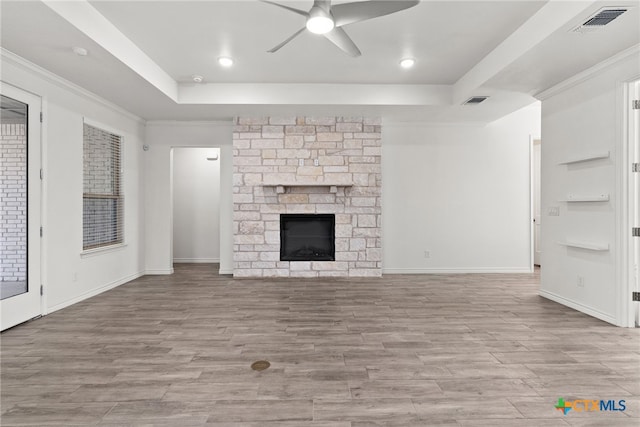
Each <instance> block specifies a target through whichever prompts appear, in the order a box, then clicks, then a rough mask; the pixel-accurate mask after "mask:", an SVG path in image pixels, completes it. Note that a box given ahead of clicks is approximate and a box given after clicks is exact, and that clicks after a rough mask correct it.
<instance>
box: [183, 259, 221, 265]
mask: <svg viewBox="0 0 640 427" xmlns="http://www.w3.org/2000/svg"><path fill="white" fill-rule="evenodd" d="M173 262H174V263H176V264H180V263H195V264H214V263H219V262H220V258H174V259H173Z"/></svg>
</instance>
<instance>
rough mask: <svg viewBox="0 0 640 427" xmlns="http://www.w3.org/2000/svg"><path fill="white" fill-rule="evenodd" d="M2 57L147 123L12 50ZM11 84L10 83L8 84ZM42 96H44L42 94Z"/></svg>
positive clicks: (2, 50)
mask: <svg viewBox="0 0 640 427" xmlns="http://www.w3.org/2000/svg"><path fill="white" fill-rule="evenodd" d="M0 57H2V62H5V61H6V62H8V63H11V64H13V65H16V66H17V67H19V68H21V69H23V70H25V71H28V72H31V73H33V74H35V75H37V76H38V77H40V78H42V79H43V80H45V81H47V82H48V83H51V84H53V85H55V86H58V87H59V88H62V89H65V90H68V91H70V92H72V93H74V94H75V95H78V96H80V97H82V98H84V99H86V100H89V101H92V102H95V103H97V104H100V105H102V106H103V107H106V108H108V109H110V110H111V111H114V112H116V113H118V114H121V115H123V116H125V117H127V118H129V119H131V120H133V121H135V122H138V123H140V124H142V125H145V124H146V123H147V122H146V120H145V119H143V118H142V117H139V116H137V115H135V114H133V113H131V112H130V111H127V110H125V109H124V108H122V107H120V106H119V105H116V104H114V103H112V102H110V101H107V100H106V99H104V98H101V97H100V96H98V95H96V94H95V93H93V92H90V91H88V90H87V89H85V88H83V87H81V86H78V85H77V84H75V83H72V82H70V81H69V80H67V79H64V78H62V77H60V76H59V75H57V74H54V73H52V72H51V71H49V70H47V69H46V68H42V67H41V66H39V65H36V64H34V63H33V62H30V61H28V60H26V59H24V58H23V57H21V56H19V55H16V54H15V53H13V52H11V51H10V50H7V49H5V48H4V47H0ZM8 83H9V82H8ZM40 95H42V94H40Z"/></svg>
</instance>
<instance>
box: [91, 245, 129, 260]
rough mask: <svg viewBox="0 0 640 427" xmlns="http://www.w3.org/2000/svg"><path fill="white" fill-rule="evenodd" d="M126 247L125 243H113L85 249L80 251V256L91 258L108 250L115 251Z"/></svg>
mask: <svg viewBox="0 0 640 427" xmlns="http://www.w3.org/2000/svg"><path fill="white" fill-rule="evenodd" d="M126 247H127V244H126V243H118V244H115V245H109V246H101V247H99V248H93V249H87V250H86V251H82V252H80V258H91V257H93V256H96V255H102V254H104V253H108V252H115V251H119V250H121V249H124V248H126Z"/></svg>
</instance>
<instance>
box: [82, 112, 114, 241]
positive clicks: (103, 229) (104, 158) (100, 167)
mask: <svg viewBox="0 0 640 427" xmlns="http://www.w3.org/2000/svg"><path fill="white" fill-rule="evenodd" d="M83 141H84V142H83V171H84V179H83V195H82V199H83V203H82V204H83V215H82V229H83V233H82V239H83V244H82V247H83V249H84V250H88V249H95V248H100V247H104V246H110V245H117V244H121V243H122V242H123V235H124V197H123V195H122V165H121V145H122V137H121V136H118V135H115V134H113V133H111V132H107V131H105V130H102V129H99V128H97V127H94V126H91V125H88V124H86V123H85V124H84V138H83Z"/></svg>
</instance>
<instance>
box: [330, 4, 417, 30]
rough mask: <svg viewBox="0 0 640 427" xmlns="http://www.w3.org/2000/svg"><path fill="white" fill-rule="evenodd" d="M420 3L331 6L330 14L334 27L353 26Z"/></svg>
mask: <svg viewBox="0 0 640 427" xmlns="http://www.w3.org/2000/svg"><path fill="white" fill-rule="evenodd" d="M418 3H420V1H417V0H416V1H404V0H398V1H377V0H376V1H363V2H356V3H343V4H336V5H334V6H331V14H332V15H333V18H334V20H335V24H336V27H342V26H343V25H348V24H353V23H354V22H360V21H365V20H367V19H372V18H377V17H378V16H384V15H389V14H391V13H394V12H400V11H401V10H405V9H409V8H410V7H413V6H415V5H417V4H418Z"/></svg>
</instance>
